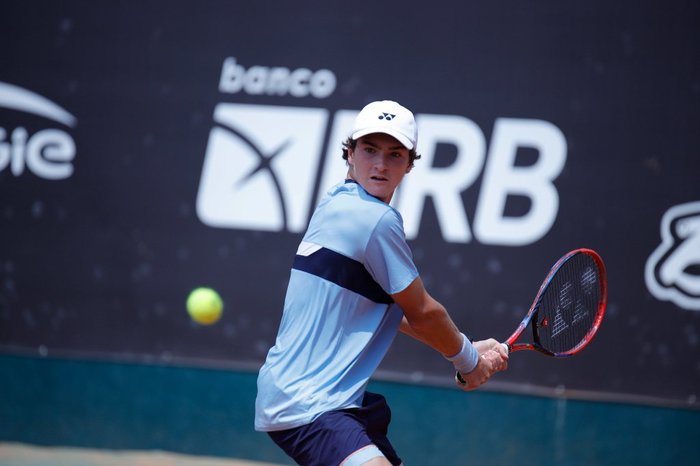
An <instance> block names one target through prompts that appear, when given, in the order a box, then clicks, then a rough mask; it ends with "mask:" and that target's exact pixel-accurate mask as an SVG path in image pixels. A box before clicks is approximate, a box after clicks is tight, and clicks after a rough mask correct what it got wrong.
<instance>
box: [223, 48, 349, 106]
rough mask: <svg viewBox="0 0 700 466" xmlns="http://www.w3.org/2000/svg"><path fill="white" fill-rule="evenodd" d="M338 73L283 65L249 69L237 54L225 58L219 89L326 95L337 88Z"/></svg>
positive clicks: (260, 93)
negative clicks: (235, 56) (290, 67)
mask: <svg viewBox="0 0 700 466" xmlns="http://www.w3.org/2000/svg"><path fill="white" fill-rule="evenodd" d="M336 82H337V80H336V77H335V74H333V72H332V71H330V70H318V71H311V70H310V69H308V68H297V69H295V70H290V69H289V68H285V67H283V66H277V67H267V66H257V65H255V66H251V67H250V68H248V69H246V68H245V67H243V66H242V65H239V64H238V63H236V59H235V58H234V57H228V58H226V59H225V60H224V65H223V67H222V69H221V77H220V79H219V91H220V92H224V93H227V94H236V93H238V92H244V93H246V94H250V95H280V96H281V95H290V96H292V97H307V96H311V97H316V98H317V99H323V98H326V97H328V96H330V95H331V94H333V91H335V86H336Z"/></svg>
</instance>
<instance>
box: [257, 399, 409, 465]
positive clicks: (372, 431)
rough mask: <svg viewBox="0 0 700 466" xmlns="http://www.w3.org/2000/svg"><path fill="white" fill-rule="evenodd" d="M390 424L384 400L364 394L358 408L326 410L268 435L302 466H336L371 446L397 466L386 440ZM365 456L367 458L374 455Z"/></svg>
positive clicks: (389, 413) (368, 449)
mask: <svg viewBox="0 0 700 466" xmlns="http://www.w3.org/2000/svg"><path fill="white" fill-rule="evenodd" d="M390 421H391V410H390V409H389V405H387V403H386V400H385V399H384V397H383V396H382V395H377V394H376V393H369V392H366V393H365V396H364V398H363V400H362V407H361V408H350V409H342V410H338V411H329V412H327V413H324V414H322V415H321V416H319V417H318V418H317V419H316V420H315V421H314V422H312V423H311V424H307V425H304V426H301V427H295V428H293V429H288V430H281V431H275V432H268V434H269V435H270V437H271V438H272V440H273V441H274V442H275V443H276V444H277V445H279V447H280V448H282V450H284V452H285V453H287V455H289V456H290V457H291V458H293V459H294V461H296V462H297V463H298V464H300V465H302V466H338V465H339V464H341V463H342V462H343V460H345V459H346V458H348V456H350V455H351V454H353V453H354V452H357V451H358V450H362V449H365V450H363V451H367V452H371V451H372V450H373V447H371V445H375V446H376V447H377V448H378V449H379V451H381V453H382V454H383V455H384V456H385V457H386V458H387V459H388V460H389V462H391V464H392V465H396V466H398V465H400V464H401V458H399V456H398V455H397V454H396V451H394V448H393V447H392V446H391V443H389V439H388V438H387V437H386V435H387V431H388V428H389V422H390ZM368 454H369V455H370V456H369V457H368V458H367V459H370V458H371V457H376V456H377V455H376V454H374V455H372V454H371V453H368Z"/></svg>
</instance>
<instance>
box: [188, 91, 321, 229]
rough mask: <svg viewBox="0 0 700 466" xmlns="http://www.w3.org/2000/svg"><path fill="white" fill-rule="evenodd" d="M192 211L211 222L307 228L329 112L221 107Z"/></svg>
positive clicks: (240, 225)
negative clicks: (195, 206)
mask: <svg viewBox="0 0 700 466" xmlns="http://www.w3.org/2000/svg"><path fill="white" fill-rule="evenodd" d="M214 121H215V122H216V123H217V126H214V127H213V128H212V130H211V132H210V134H209V143H208V145H207V152H206V155H205V159H204V167H203V170H202V178H201V180H200V184H199V193H198V195H197V214H198V216H199V218H200V220H201V221H202V222H204V223H205V224H207V225H209V226H215V227H227V228H240V229H252V230H261V231H283V230H287V231H290V232H300V231H303V229H304V228H305V227H306V222H307V220H308V212H309V206H310V205H311V202H313V196H314V193H313V187H314V181H315V179H316V178H315V177H316V173H317V168H318V166H319V162H320V157H321V154H322V150H321V149H322V144H323V136H324V134H325V130H326V126H327V124H328V111H327V110H325V109H319V108H299V107H271V106H261V105H244V104H219V105H217V107H216V109H215V110H214Z"/></svg>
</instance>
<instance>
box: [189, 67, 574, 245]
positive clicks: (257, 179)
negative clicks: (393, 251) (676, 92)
mask: <svg viewBox="0 0 700 466" xmlns="http://www.w3.org/2000/svg"><path fill="white" fill-rule="evenodd" d="M285 70H286V69H285ZM319 73H320V76H321V77H323V79H321V78H318V82H330V81H331V80H330V78H328V77H327V75H328V73H330V72H326V71H323V73H321V72H316V74H315V75H316V76H318V75H319ZM293 74H294V73H292V72H291V71H290V70H286V71H284V70H283V71H279V70H278V69H276V68H265V67H260V66H254V67H251V68H249V69H247V70H246V69H245V68H243V67H242V66H241V65H238V64H236V63H235V59H232V58H228V59H226V61H225V62H224V68H223V71H222V77H221V81H222V84H221V85H222V86H223V88H224V89H228V91H229V92H233V90H235V91H238V90H240V89H243V90H246V88H247V92H249V93H252V91H255V92H266V93H277V92H276V91H275V90H279V93H282V90H283V88H285V86H287V85H291V84H290V83H289V81H288V80H286V81H285V79H286V78H285V79H282V78H284V77H287V78H288V77H289V76H291V75H293ZM312 75H313V73H312ZM314 82H315V81H313V79H311V78H310V80H309V81H308V83H309V85H312V83H314ZM285 83H286V84H285ZM224 84H225V86H224ZM283 84H284V85H283ZM316 85H318V83H317V84H316ZM329 86H330V85H329ZM333 86H335V83H334V82H333ZM266 89H267V90H266ZM285 89H286V88H285ZM220 90H222V89H220ZM273 91H275V92H273ZM325 96H326V94H323V97H325ZM356 115H357V110H338V111H337V112H335V113H334V114H333V115H332V118H331V114H330V113H329V111H328V110H326V109H323V108H303V107H280V106H266V105H251V104H236V103H221V104H218V105H217V106H216V108H215V110H214V122H215V124H216V126H214V127H213V128H212V130H211V132H210V134H209V142H208V145H207V149H206V154H205V160H204V167H203V171H202V176H201V180H200V185H199V193H198V196H197V213H198V216H199V218H200V220H201V221H202V222H203V223H205V224H207V225H209V226H212V227H223V228H237V229H249V230H260V231H288V232H292V233H299V232H303V231H304V229H305V228H306V226H307V224H308V221H309V215H310V214H311V212H313V208H314V206H315V204H316V203H317V202H318V200H319V199H320V198H321V197H322V196H323V194H324V193H325V192H326V191H327V190H328V188H330V187H331V186H333V185H334V184H336V183H338V182H339V181H341V180H342V179H343V177H344V176H345V174H346V173H347V167H346V165H345V161H344V160H343V159H342V158H341V156H340V155H341V142H342V141H343V140H345V139H346V138H347V135H348V134H349V132H350V128H351V127H352V123H353V120H354V118H355V116H356ZM416 124H417V125H418V129H419V134H420V137H419V141H418V152H419V153H420V154H422V156H423V157H422V159H421V160H420V161H418V163H416V166H415V168H414V169H413V170H412V171H411V173H410V174H409V175H408V176H406V177H405V178H404V181H403V182H402V185H401V186H400V188H399V190H398V192H397V194H396V196H394V199H393V205H394V206H395V207H396V208H398V209H399V210H400V211H401V214H402V216H403V218H404V225H405V230H406V236H407V238H408V239H413V238H416V237H417V236H418V234H419V228H420V225H421V219H422V217H423V212H424V209H425V206H426V200H427V199H428V198H430V199H431V201H432V204H433V206H434V208H435V213H436V216H437V223H438V225H439V227H440V231H441V233H442V236H443V239H444V240H445V241H447V242H453V243H468V242H470V241H472V239H475V240H476V241H478V242H481V243H484V244H494V245H507V246H521V245H526V244H531V243H533V242H535V241H537V240H539V239H540V238H542V237H543V236H544V235H546V234H547V232H548V231H549V230H550V229H551V227H552V225H553V224H554V222H555V220H556V218H557V214H558V211H559V193H558V191H557V189H556V187H555V186H554V180H555V179H556V178H557V177H558V176H559V174H560V173H561V171H562V169H563V168H564V165H565V163H566V157H567V144H566V139H565V137H564V135H563V134H562V132H561V130H559V128H557V127H556V126H555V125H553V124H552V123H549V122H546V121H542V120H532V119H515V118H499V119H497V120H496V121H495V125H494V130H493V133H492V136H491V141H490V143H489V144H488V145H487V141H486V138H485V136H484V133H483V132H482V131H481V129H480V128H479V126H477V125H476V124H475V123H474V122H473V121H471V120H469V119H467V118H466V117H463V116H459V115H432V114H417V115H416ZM329 125H330V127H329ZM326 134H328V141H329V142H328V144H327V145H326V146H325V147H324V137H325V135H326ZM444 145H447V146H451V147H453V148H455V149H456V152H455V156H454V161H453V162H452V163H451V164H450V165H449V166H434V165H435V164H434V161H435V159H436V156H437V151H438V146H444ZM521 148H527V149H532V150H534V151H535V152H536V153H537V158H536V160H535V161H534V163H531V164H528V165H526V166H523V165H518V164H517V163H516V158H517V153H518V150H519V149H521ZM480 174H483V177H482V179H481V183H480V192H479V197H478V201H477V204H476V209H475V211H474V219H473V222H471V224H470V220H469V219H468V218H467V213H466V211H465V205H464V201H463V197H462V196H463V194H464V192H465V191H466V190H467V189H469V188H470V187H471V186H473V185H474V183H476V181H477V179H478V178H479V175H480ZM509 196H519V197H524V198H526V199H527V200H528V201H529V209H528V210H527V212H525V213H522V214H520V215H517V216H516V215H506V203H507V199H508V197H509ZM472 227H473V229H472Z"/></svg>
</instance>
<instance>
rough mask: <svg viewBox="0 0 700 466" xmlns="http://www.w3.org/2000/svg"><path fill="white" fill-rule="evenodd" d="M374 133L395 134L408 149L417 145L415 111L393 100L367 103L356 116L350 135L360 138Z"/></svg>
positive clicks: (353, 137)
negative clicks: (412, 111)
mask: <svg viewBox="0 0 700 466" xmlns="http://www.w3.org/2000/svg"><path fill="white" fill-rule="evenodd" d="M372 133H384V134H388V135H389V136H393V137H395V138H396V139H397V140H398V141H399V142H400V143H401V144H403V146H404V147H405V148H406V149H408V150H411V149H413V148H414V147H415V146H416V139H418V132H417V130H416V120H415V119H414V118H413V113H411V111H410V110H409V109H407V108H406V107H402V106H401V105H399V104H398V103H397V102H394V101H392V100H381V101H377V102H372V103H370V104H367V105H366V106H365V108H363V109H362V110H361V111H360V113H359V114H358V115H357V118H355V124H354V125H353V127H352V134H351V136H350V137H351V138H352V139H358V138H361V137H362V136H367V135H368V134H372Z"/></svg>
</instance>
